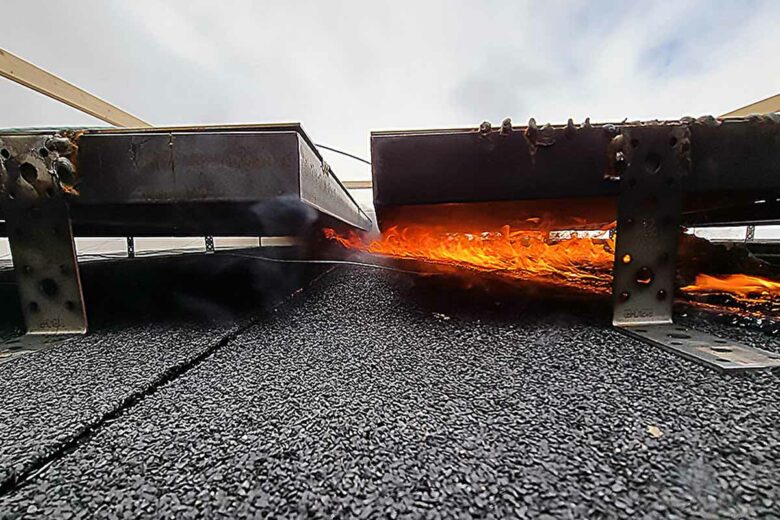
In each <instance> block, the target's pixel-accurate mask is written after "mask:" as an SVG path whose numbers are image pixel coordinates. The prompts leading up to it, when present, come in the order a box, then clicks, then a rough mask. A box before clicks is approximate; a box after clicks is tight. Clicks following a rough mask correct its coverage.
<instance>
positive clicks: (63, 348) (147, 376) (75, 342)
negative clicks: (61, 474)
mask: <svg viewBox="0 0 780 520" xmlns="http://www.w3.org/2000/svg"><path fill="white" fill-rule="evenodd" d="M235 328H236V327H235V326H230V325H212V326H206V325H202V326H197V325H192V324H181V325H178V326H172V325H171V324H170V323H168V324H156V325H142V326H141V325H138V326H135V327H130V328H125V329H122V330H113V331H112V330H98V331H95V332H94V333H91V334H90V335H88V336H85V337H76V338H72V339H69V340H67V341H66V342H65V343H63V344H60V345H58V346H56V347H54V348H52V349H50V350H46V351H42V352H35V353H31V354H26V355H24V356H21V357H19V358H17V359H14V360H12V361H7V362H5V363H0V396H2V398H0V439H2V442H0V485H1V484H3V483H5V482H6V481H7V480H9V479H12V478H14V476H15V475H17V474H19V473H22V472H23V471H25V470H26V469H27V468H29V467H30V466H31V465H32V464H34V463H35V462H37V461H39V460H41V459H42V458H45V457H46V456H47V455H49V454H50V453H52V452H53V451H55V450H56V449H57V447H58V446H60V445H61V444H62V443H63V442H67V441H68V440H70V439H73V438H74V437H76V436H78V435H79V434H80V433H81V432H82V431H83V430H84V429H85V428H86V427H88V426H89V425H91V424H94V423H95V422H96V421H97V420H99V419H100V418H101V417H103V416H104V415H105V414H107V413H109V412H111V411H112V410H114V409H116V408H117V407H119V406H120V404H121V403H122V401H123V400H124V399H126V398H128V397H129V396H130V395H132V394H134V393H138V392H142V391H143V390H144V389H146V388H147V387H148V386H149V385H151V384H152V383H153V382H154V381H155V380H156V379H158V378H159V377H161V375H162V374H163V373H164V372H165V371H166V370H168V369H169V368H170V367H172V366H175V365H178V364H182V363H185V362H187V361H188V360H190V359H192V358H194V357H196V356H197V355H199V354H201V353H202V352H203V351H205V350H206V349H207V348H209V347H210V346H213V345H215V344H216V343H218V342H219V341H220V339H221V338H222V337H224V336H226V335H229V334H230V333H231V332H232V331H233V330H234V329H235Z"/></svg>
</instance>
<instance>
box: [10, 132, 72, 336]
mask: <svg viewBox="0 0 780 520" xmlns="http://www.w3.org/2000/svg"><path fill="white" fill-rule="evenodd" d="M69 146H70V145H69V142H68V140H67V139H65V138H63V137H60V136H20V137H6V138H3V140H2V141H0V157H2V160H0V181H1V182H0V205H2V209H3V214H4V216H5V221H6V228H7V229H8V238H9V243H10V247H11V256H12V258H13V263H14V270H15V272H16V277H17V280H18V287H19V297H20V299H21V304H22V314H23V316H24V321H25V325H26V328H27V333H28V334H83V333H85V332H86V331H87V316H86V312H85V309H84V298H83V296H82V290H81V279H80V276H79V267H78V262H77V259H76V252H75V245H74V242H73V231H72V229H71V223H70V215H69V211H68V205H67V202H66V200H65V197H64V193H63V188H62V180H63V179H64V178H65V177H68V178H69V180H72V176H73V174H74V172H73V165H72V163H71V162H70V161H69V160H68V158H67V156H68V155H69V152H70V151H71V150H70V148H69Z"/></svg>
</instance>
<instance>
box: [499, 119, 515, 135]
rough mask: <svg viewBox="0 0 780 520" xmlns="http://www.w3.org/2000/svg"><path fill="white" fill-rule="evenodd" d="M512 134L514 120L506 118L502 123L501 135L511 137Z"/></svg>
mask: <svg viewBox="0 0 780 520" xmlns="http://www.w3.org/2000/svg"><path fill="white" fill-rule="evenodd" d="M511 133H512V120H511V119H510V118H508V117H507V118H506V119H504V120H503V121H501V135H509V134H511Z"/></svg>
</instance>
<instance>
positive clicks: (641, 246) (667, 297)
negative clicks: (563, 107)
mask: <svg viewBox="0 0 780 520" xmlns="http://www.w3.org/2000/svg"><path fill="white" fill-rule="evenodd" d="M616 141H617V143H616ZM613 143H616V146H615V147H614V153H615V155H616V157H615V164H616V165H617V167H618V170H619V176H620V196H619V199H618V219H617V241H616V244H615V268H614V284H613V302H614V313H613V316H612V321H613V324H614V325H649V324H653V323H671V322H672V300H673V296H674V277H675V263H676V259H677V241H678V239H679V230H680V218H681V208H682V189H681V184H682V183H681V181H682V177H683V176H684V175H685V173H686V172H687V171H688V170H687V160H686V159H685V156H684V153H683V152H684V151H685V153H687V152H688V151H689V149H690V141H689V132H688V129H687V128H686V127H684V126H671V125H670V128H669V133H668V134H667V135H665V134H663V133H660V132H658V131H657V130H656V131H645V129H643V128H641V127H638V128H632V129H631V133H630V134H629V133H623V134H621V135H618V136H617V137H615V138H614V140H613ZM621 165H622V166H621Z"/></svg>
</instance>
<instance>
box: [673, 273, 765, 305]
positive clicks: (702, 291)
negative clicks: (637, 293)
mask: <svg viewBox="0 0 780 520" xmlns="http://www.w3.org/2000/svg"><path fill="white" fill-rule="evenodd" d="M680 290H681V291H682V292H684V293H686V294H691V295H707V294H724V295H728V296H730V297H731V298H733V299H734V300H736V301H738V302H740V303H743V304H747V305H749V306H755V305H761V304H764V305H771V304H772V303H773V302H774V301H778V299H780V282H775V281H772V280H767V279H766V278H759V277H758V276H749V275H746V274H729V275H725V276H711V275H708V274H699V275H697V276H696V283H693V284H691V285H687V286H685V287H683V288H682V289H680Z"/></svg>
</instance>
